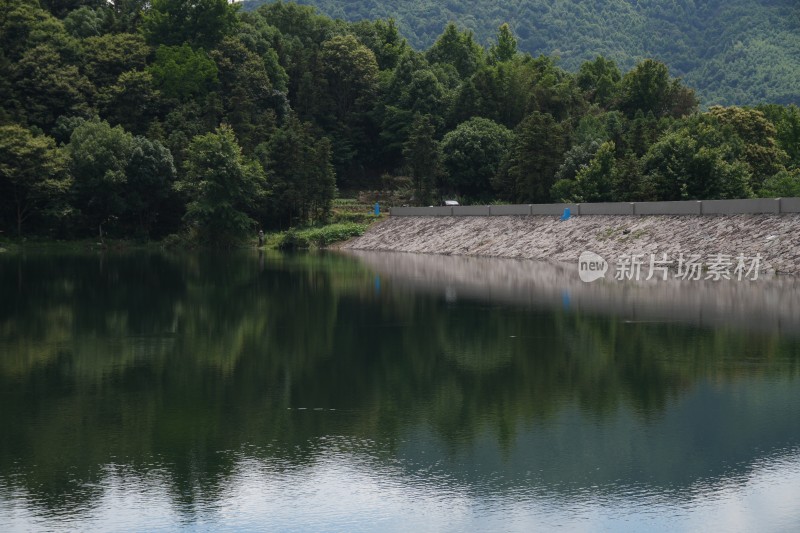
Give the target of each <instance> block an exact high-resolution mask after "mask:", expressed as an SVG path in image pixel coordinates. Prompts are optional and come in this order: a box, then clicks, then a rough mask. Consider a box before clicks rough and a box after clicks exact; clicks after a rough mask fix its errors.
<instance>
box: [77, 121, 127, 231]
mask: <svg viewBox="0 0 800 533" xmlns="http://www.w3.org/2000/svg"><path fill="white" fill-rule="evenodd" d="M135 144H136V143H135V140H134V138H133V135H131V134H130V133H128V132H126V131H125V130H124V129H122V128H121V127H120V126H116V127H113V128H112V127H111V126H110V125H109V124H108V122H105V121H99V120H90V121H85V122H83V123H82V124H81V125H79V126H78V127H76V128H75V129H74V131H73V132H72V136H71V137H70V141H69V144H67V146H66V149H67V153H68V154H69V168H70V173H71V174H72V176H73V178H74V183H73V196H74V201H75V207H76V208H77V209H78V210H79V211H80V216H81V219H82V220H83V222H84V225H85V226H88V227H90V228H93V229H94V228H96V229H97V230H98V231H99V233H100V235H101V238H102V235H103V231H104V230H103V226H104V225H106V226H108V225H109V223H111V225H112V226H116V221H117V220H118V219H119V217H121V216H123V214H124V213H125V211H126V209H127V203H126V199H125V188H126V183H127V175H126V171H127V169H128V164H129V162H130V158H131V153H132V151H133V149H134V147H135ZM107 229H108V228H107V227H106V230H107Z"/></svg>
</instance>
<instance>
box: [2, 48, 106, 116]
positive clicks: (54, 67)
mask: <svg viewBox="0 0 800 533" xmlns="http://www.w3.org/2000/svg"><path fill="white" fill-rule="evenodd" d="M13 80H14V90H15V92H16V94H17V99H18V101H19V102H21V105H22V108H23V113H24V116H25V118H26V119H27V121H28V122H30V123H31V124H35V125H37V126H39V127H42V128H44V129H45V130H48V129H49V128H51V127H52V126H53V125H54V124H55V121H56V119H57V118H58V117H59V116H61V115H88V114H89V113H90V107H89V104H88V101H90V100H92V99H93V95H94V87H93V86H92V84H91V83H90V82H89V80H88V79H86V77H85V76H83V75H82V74H81V73H80V71H79V70H78V68H77V67H76V66H74V65H71V64H69V63H68V62H67V61H66V60H65V59H64V58H63V56H62V55H61V54H60V53H59V51H58V50H57V49H56V48H54V47H53V46H51V45H47V44H43V45H39V46H36V47H34V48H31V49H30V50H28V51H26V52H25V53H24V54H22V57H21V58H20V60H19V61H18V62H17V63H16V64H15V65H14V66H13Z"/></svg>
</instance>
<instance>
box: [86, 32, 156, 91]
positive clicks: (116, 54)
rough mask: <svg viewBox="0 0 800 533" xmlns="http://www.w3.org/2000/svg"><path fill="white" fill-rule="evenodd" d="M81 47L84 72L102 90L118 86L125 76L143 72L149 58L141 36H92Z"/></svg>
mask: <svg viewBox="0 0 800 533" xmlns="http://www.w3.org/2000/svg"><path fill="white" fill-rule="evenodd" d="M81 47H82V51H83V61H84V62H83V68H84V72H85V73H86V75H87V77H88V78H89V79H90V80H91V81H92V83H94V84H95V85H96V86H97V87H99V88H102V87H106V86H108V85H111V84H113V83H115V82H116V81H117V78H119V76H120V74H122V73H123V72H126V71H130V70H141V69H143V68H144V66H145V61H146V59H147V56H148V55H150V48H149V47H148V46H147V44H146V43H145V42H144V39H143V38H142V36H141V35H136V34H131V33H116V34H113V33H107V34H104V35H98V36H92V37H89V38H86V39H84V40H83V41H81Z"/></svg>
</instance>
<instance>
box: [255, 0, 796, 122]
mask: <svg viewBox="0 0 800 533" xmlns="http://www.w3.org/2000/svg"><path fill="white" fill-rule="evenodd" d="M267 1H271V0H246V1H245V9H254V8H255V7H257V6H259V5H261V4H263V3H265V2H267ZM299 2H300V3H302V4H309V5H312V6H316V7H317V8H318V9H319V10H320V11H321V12H322V13H324V14H326V15H329V16H331V17H335V18H341V19H344V20H350V21H358V20H374V19H379V18H389V17H392V18H394V19H395V20H396V21H397V25H398V27H399V28H400V31H401V33H402V34H403V35H404V36H405V37H406V38H407V39H408V41H409V43H410V44H411V46H413V47H414V48H416V49H417V50H423V49H426V48H428V47H430V46H431V45H433V43H434V42H435V41H436V39H437V38H438V36H439V34H441V32H442V29H443V28H444V26H445V24H446V23H447V21H454V22H455V23H456V24H458V25H459V26H461V27H464V28H467V29H470V30H472V31H473V32H474V33H475V35H476V40H477V41H478V43H479V44H481V45H485V46H489V45H490V43H491V42H492V40H493V38H494V31H495V29H496V28H497V27H499V26H500V25H501V24H503V23H505V22H508V23H509V24H510V25H511V28H512V30H513V31H514V33H515V34H516V35H517V38H518V40H519V48H520V50H522V51H525V52H529V53H531V54H532V55H535V56H536V55H540V54H544V55H554V56H558V57H559V58H560V63H559V65H560V66H562V67H564V68H565V69H567V70H570V71H577V70H578V68H579V67H580V65H581V64H582V63H583V62H585V61H588V60H591V59H594V58H595V57H596V56H597V55H598V54H600V55H603V56H604V57H606V58H608V59H613V60H614V61H615V62H616V63H617V65H619V66H620V68H622V69H623V70H629V69H631V68H633V67H634V66H635V65H636V63H638V62H639V61H641V60H643V59H647V58H654V59H657V60H659V61H662V62H664V63H665V64H666V65H667V66H668V67H669V68H670V70H671V71H672V72H673V73H674V74H675V75H677V76H680V77H681V78H683V79H684V80H685V81H686V83H687V84H688V85H689V86H691V87H693V88H695V89H696V90H697V91H698V94H699V95H700V98H701V100H702V102H703V103H704V104H707V105H709V106H711V105H757V104H760V103H763V102H771V103H779V104H790V103H794V104H800V8H799V7H798V3H797V2H796V0H703V1H702V2H699V1H695V0H638V1H632V0H593V1H591V2H585V1H581V0H557V1H556V0H517V1H514V2H507V1H501V0H480V1H477V2H466V1H465V0H448V1H446V2H435V1H431V0H424V1H419V0H393V1H391V2H387V1H379V0H299Z"/></svg>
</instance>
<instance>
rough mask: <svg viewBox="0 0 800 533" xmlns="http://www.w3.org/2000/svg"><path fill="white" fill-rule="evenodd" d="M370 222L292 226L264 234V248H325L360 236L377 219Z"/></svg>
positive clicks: (375, 218) (376, 218)
mask: <svg viewBox="0 0 800 533" xmlns="http://www.w3.org/2000/svg"><path fill="white" fill-rule="evenodd" d="M372 218H373V220H372V221H370V222H361V223H359V222H333V223H331V224H326V225H324V226H314V227H306V228H293V229H290V230H288V231H281V232H277V233H269V234H267V235H266V239H265V240H266V242H265V244H264V247H265V248H268V249H276V250H307V249H313V248H326V247H328V246H331V245H334V244H336V243H339V242H343V241H347V240H349V239H352V238H353V237H360V236H361V235H363V234H364V232H366V231H367V228H368V227H369V226H370V224H371V223H372V222H374V221H376V220H378V219H379V217H374V216H373V217H372Z"/></svg>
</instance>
